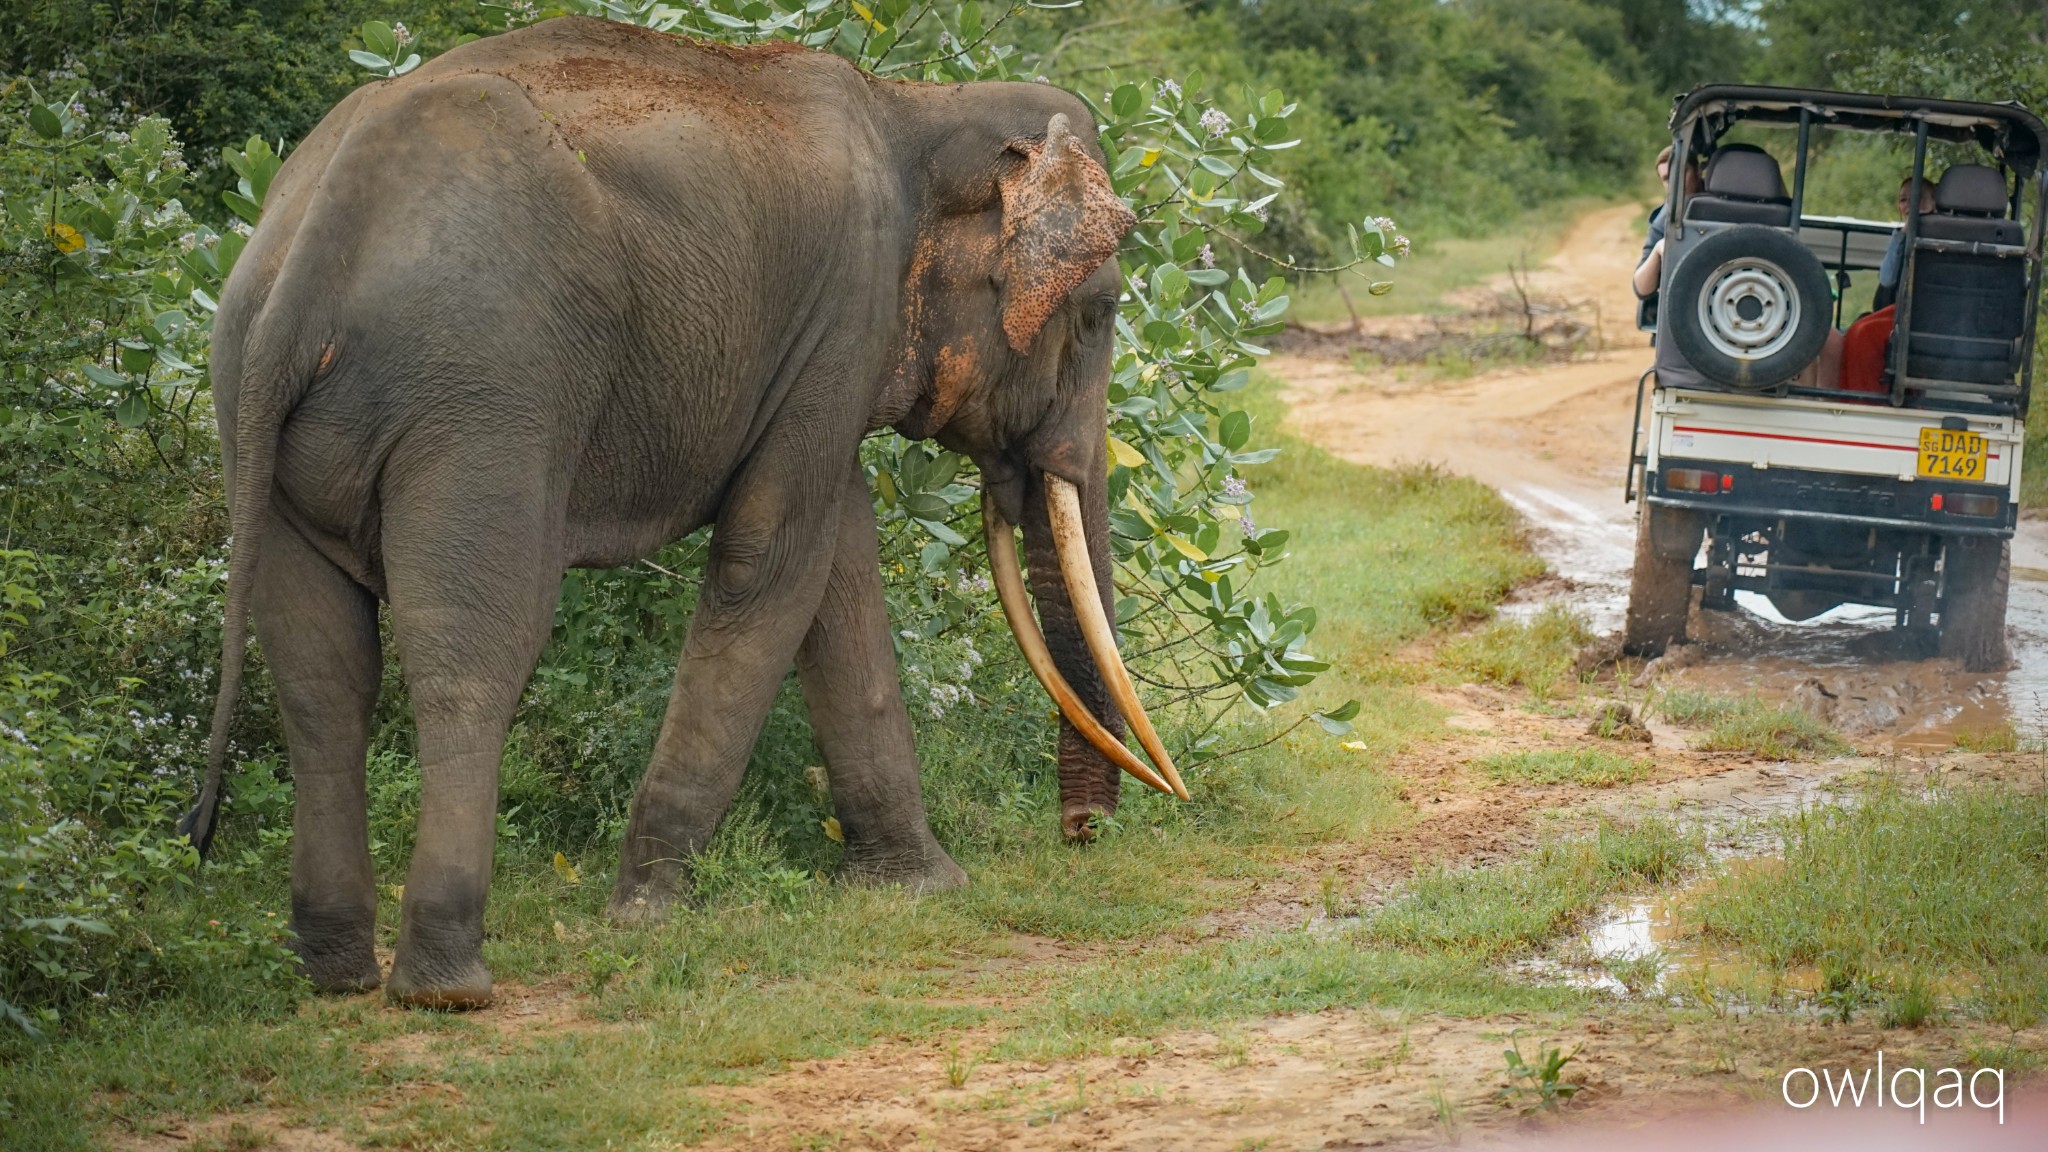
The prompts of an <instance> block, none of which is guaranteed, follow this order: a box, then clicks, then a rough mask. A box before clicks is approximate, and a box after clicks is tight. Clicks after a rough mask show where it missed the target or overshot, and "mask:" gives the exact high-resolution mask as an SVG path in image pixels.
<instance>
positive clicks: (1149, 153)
mask: <svg viewBox="0 0 2048 1152" xmlns="http://www.w3.org/2000/svg"><path fill="white" fill-rule="evenodd" d="M1157 163H1159V149H1157V148H1147V149H1145V158H1144V159H1143V160H1140V161H1138V165H1139V167H1142V168H1150V167H1151V166H1153V165H1154V164H1157Z"/></svg>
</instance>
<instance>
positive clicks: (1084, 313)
mask: <svg viewBox="0 0 2048 1152" xmlns="http://www.w3.org/2000/svg"><path fill="white" fill-rule="evenodd" d="M1114 319H1116V293H1114V292H1099V293H1097V294H1095V295H1094V296H1092V297H1090V298H1089V299H1088V302H1087V303H1086V304H1084V305H1082V307H1081V320H1082V322H1083V323H1085V324H1087V325H1088V327H1089V328H1091V329H1094V328H1101V327H1103V326H1104V325H1106V324H1108V323H1109V322H1110V321H1112V320H1114Z"/></svg>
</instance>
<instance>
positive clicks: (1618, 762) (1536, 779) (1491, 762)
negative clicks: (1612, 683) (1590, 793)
mask: <svg viewBox="0 0 2048 1152" xmlns="http://www.w3.org/2000/svg"><path fill="white" fill-rule="evenodd" d="M1472 766H1473V767H1474V768H1477V769H1479V770H1480V771H1481V772H1484V773H1485V774H1486V775H1488V776H1490V777H1492V778H1493V779H1495V780H1501V781H1511V782H1515V783H1528V784H1583V785H1586V786H1587V787H1589V788H1612V787H1614V786H1615V785H1616V784H1633V783H1635V782H1636V781H1638V780H1641V779H1643V778H1644V777H1646V776H1648V775H1649V774H1650V771H1651V768H1652V767H1653V765H1652V764H1651V762H1650V761H1649V760H1648V759H1647V758H1645V757H1640V756H1623V755H1622V754H1621V753H1619V752H1611V751H1609V750H1607V749H1605V748H1538V749H1534V750H1531V751H1526V752H1498V753H1495V754H1494V755H1491V756H1482V757H1480V758H1479V759H1477V760H1474V761H1473V762H1472Z"/></svg>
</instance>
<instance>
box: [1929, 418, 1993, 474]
mask: <svg viewBox="0 0 2048 1152" xmlns="http://www.w3.org/2000/svg"><path fill="white" fill-rule="evenodd" d="M1920 475H1922V476H1932V477H1934V478H1936V479H1938V480H1974V481H1978V482H1980V483H1981V482H1982V481H1983V479H1984V435H1983V433H1981V432H1961V431H1956V430H1953V429H1949V428H1922V429H1921V430H1920Z"/></svg>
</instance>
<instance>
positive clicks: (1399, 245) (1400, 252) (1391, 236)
mask: <svg viewBox="0 0 2048 1152" xmlns="http://www.w3.org/2000/svg"><path fill="white" fill-rule="evenodd" d="M1372 223H1373V227H1375V228H1378V229H1379V230H1380V231H1381V232H1382V233H1384V234H1385V235H1386V237H1387V251H1389V252H1392V253H1393V254H1394V255H1396V256H1406V255H1408V249H1409V248H1410V247H1411V246H1412V242H1411V241H1410V240H1409V239H1408V238H1407V237H1406V236H1403V235H1401V230H1400V226H1399V225H1397V224H1395V223H1394V221H1393V220H1392V219H1391V218H1389V217H1386V216H1375V217H1373V218H1372Z"/></svg>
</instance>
